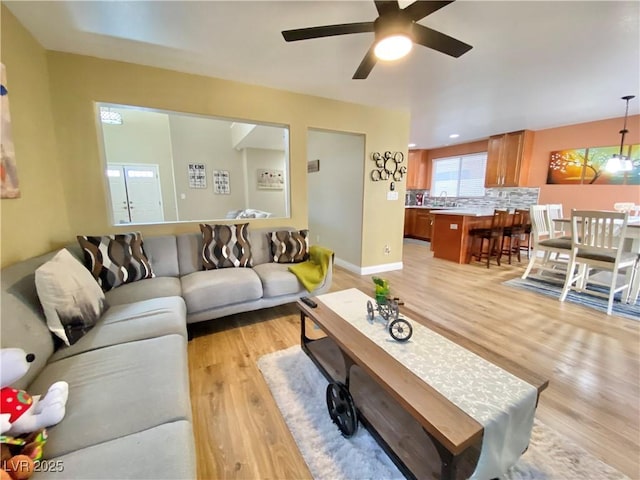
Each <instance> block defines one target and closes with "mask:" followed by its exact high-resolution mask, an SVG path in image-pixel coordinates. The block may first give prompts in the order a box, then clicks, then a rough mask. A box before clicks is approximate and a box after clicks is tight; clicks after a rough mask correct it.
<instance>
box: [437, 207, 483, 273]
mask: <svg viewBox="0 0 640 480" xmlns="http://www.w3.org/2000/svg"><path fill="white" fill-rule="evenodd" d="M431 214H432V215H433V225H432V226H431V251H432V252H433V256H434V257H435V258H442V259H444V260H450V261H452V262H456V263H469V262H470V261H471V236H470V235H469V230H471V229H474V228H485V227H487V228H488V227H491V219H492V218H493V209H455V210H436V211H432V212H431Z"/></svg>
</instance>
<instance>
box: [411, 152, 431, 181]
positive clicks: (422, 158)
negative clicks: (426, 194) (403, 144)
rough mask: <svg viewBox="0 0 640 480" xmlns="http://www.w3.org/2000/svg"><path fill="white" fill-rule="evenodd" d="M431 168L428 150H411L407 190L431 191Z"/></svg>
mask: <svg viewBox="0 0 640 480" xmlns="http://www.w3.org/2000/svg"><path fill="white" fill-rule="evenodd" d="M430 188H431V168H430V164H429V160H428V158H427V151H426V150H409V159H408V161H407V190H429V189H430Z"/></svg>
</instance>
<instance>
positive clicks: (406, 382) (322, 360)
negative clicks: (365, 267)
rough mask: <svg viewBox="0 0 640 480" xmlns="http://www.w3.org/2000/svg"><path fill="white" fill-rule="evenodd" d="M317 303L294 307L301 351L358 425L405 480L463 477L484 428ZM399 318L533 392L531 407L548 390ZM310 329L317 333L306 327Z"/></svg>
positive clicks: (450, 335) (501, 361)
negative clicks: (345, 397)
mask: <svg viewBox="0 0 640 480" xmlns="http://www.w3.org/2000/svg"><path fill="white" fill-rule="evenodd" d="M359 293H361V292H359ZM321 298H322V296H320V298H318V297H315V298H313V300H314V301H315V302H316V303H317V307H316V308H311V307H309V306H308V305H306V304H305V303H303V302H301V301H298V307H299V308H300V320H301V322H300V323H301V346H302V349H303V351H305V352H306V354H307V355H308V356H309V357H310V358H311V360H313V362H314V363H315V364H316V365H317V366H318V368H319V369H320V371H321V372H322V373H323V374H324V376H325V377H326V378H327V380H328V381H329V382H339V383H341V384H344V386H346V388H347V389H348V391H349V393H350V394H351V397H352V398H353V403H354V404H355V407H356V413H357V418H358V419H359V421H360V422H361V423H362V425H364V426H365V428H366V429H367V430H368V431H369V432H370V433H371V435H372V436H373V437H374V438H375V439H376V441H377V442H378V443H379V444H380V446H381V447H382V448H383V449H384V450H385V452H386V453H387V454H388V455H389V457H390V458H391V459H392V460H393V462H394V463H395V464H396V465H397V467H398V468H399V469H400V471H401V472H402V473H403V474H404V475H405V476H407V477H408V478H441V479H447V480H448V479H456V478H468V477H469V476H470V474H471V473H472V472H473V470H474V469H475V467H476V464H477V462H478V457H479V452H480V448H481V446H482V438H483V433H484V428H483V426H482V425H481V424H480V423H478V422H477V421H476V420H474V419H473V418H472V417H471V416H470V415H468V414H467V413H465V412H464V411H463V410H461V409H460V408H458V407H457V406H456V405H454V404H453V403H452V402H451V401H449V400H448V399H447V398H445V397H444V396H443V395H442V394H440V393H439V392H438V391H437V390H436V389H435V388H433V387H432V386H431V385H429V384H428V383H426V382H425V381H423V380H422V379H421V378H420V377H418V376H417V375H415V374H414V373H413V372H412V371H410V370H408V369H407V368H406V367H405V366H404V365H403V364H402V363H400V362H399V361H398V360H396V358H394V357H393V356H391V355H390V354H389V353H388V352H387V351H385V350H384V349H383V348H381V346H380V345H378V344H376V343H375V342H373V341H372V340H371V339H370V338H368V337H367V336H365V335H363V334H362V332H361V331H359V330H358V329H357V328H355V327H354V326H353V325H352V324H350V323H349V322H347V321H346V320H345V319H344V318H342V317H341V316H340V315H338V314H337V313H336V312H335V311H334V310H332V309H331V308H329V307H328V306H327V305H326V304H324V303H323V302H322V300H321ZM362 311H363V314H364V313H366V304H363V305H362ZM401 313H402V314H404V315H406V316H407V317H408V318H410V319H411V320H413V321H414V322H416V321H417V322H420V323H421V324H422V325H423V326H425V327H427V328H428V329H430V330H432V331H434V332H436V333H438V334H439V335H441V336H443V337H445V338H446V339H448V340H451V341H452V342H455V343H456V344H457V345H460V346H462V347H464V348H465V349H467V350H469V351H471V352H473V353H474V354H476V355H478V356H480V357H482V358H484V359H485V360H488V361H489V362H491V363H493V364H494V365H497V366H499V367H500V368H502V369H503V370H506V371H507V372H509V373H511V374H512V375H514V376H516V377H518V378H520V379H522V380H524V381H525V382H527V383H528V384H530V385H531V386H533V387H535V389H536V390H537V397H536V402H537V398H539V395H540V392H542V391H543V390H544V389H545V388H546V387H547V386H548V380H546V379H544V378H542V377H541V376H540V375H537V374H535V373H533V372H531V371H530V370H528V369H526V368H524V367H522V366H520V365H517V364H516V363H514V362H512V361H510V360H508V359H506V358H504V357H502V356H500V355H498V354H496V353H494V352H491V351H489V350H487V349H485V348H484V347H482V346H480V345H477V344H475V343H473V342H471V341H470V340H468V339H465V338H463V337H461V336H460V335H458V334H456V333H455V332H452V331H450V330H448V329H446V328H444V327H442V326H440V325H438V324H437V323H435V322H433V321H430V320H429V319H427V318H424V317H423V316H421V315H419V314H417V313H416V312H412V311H410V310H409V309H406V308H402V309H401ZM314 324H315V325H316V326H317V327H319V329H317V328H310V327H311V326H313V325H314ZM380 328H383V326H382V325H381V326H380ZM311 337H313V338H311Z"/></svg>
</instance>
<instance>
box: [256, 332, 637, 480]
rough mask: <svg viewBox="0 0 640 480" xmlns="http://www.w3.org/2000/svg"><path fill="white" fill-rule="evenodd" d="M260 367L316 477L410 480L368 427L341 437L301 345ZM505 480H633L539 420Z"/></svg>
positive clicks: (269, 358) (260, 362)
mask: <svg viewBox="0 0 640 480" xmlns="http://www.w3.org/2000/svg"><path fill="white" fill-rule="evenodd" d="M258 367H259V368H260V370H261V372H262V375H263V376H264V378H265V380H266V381H267V384H268V385H269V388H270V389H271V394H272V395H273V398H274V399H275V401H276V403H277V404H278V408H279V409H280V412H281V413H282V416H283V417H284V419H285V421H286V423H287V426H288V427H289V430H291V433H292V434H293V437H294V439H295V441H296V443H297V445H298V448H299V449H300V452H301V453H302V456H303V457H304V459H305V462H306V463H307V465H308V467H309V470H310V471H311V474H312V475H313V478H315V479H317V480H325V479H327V480H329V479H330V480H339V479H345V480H356V479H402V478H404V477H403V475H402V474H401V473H400V471H399V470H398V469H397V468H396V466H395V465H394V464H393V462H392V461H391V460H390V459H389V457H388V456H387V455H386V453H384V451H383V450H382V449H381V448H380V447H379V446H378V444H377V443H376V441H375V440H374V439H373V437H371V435H370V434H369V432H367V431H366V429H365V428H363V427H362V426H361V428H359V429H358V432H357V433H356V434H355V435H354V436H353V437H351V438H350V439H346V438H344V437H343V436H342V435H341V434H340V431H339V430H338V428H337V427H336V426H335V425H334V424H333V422H332V421H331V418H330V417H329V414H328V412H327V407H326V403H325V389H326V386H327V380H326V379H325V378H324V376H323V375H322V374H321V373H320V371H319V370H318V368H317V367H316V366H315V364H314V363H313V362H312V361H311V360H310V359H309V358H308V357H307V355H306V354H305V353H304V352H303V351H302V350H301V349H300V347H299V346H298V345H294V346H293V347H290V348H288V349H286V350H281V351H278V352H274V353H271V354H268V355H264V356H263V357H261V358H260V359H259V360H258ZM504 479H505V480H552V479H554V480H555V479H557V480H574V479H575V480H623V479H624V480H629V479H628V477H626V476H625V475H623V474H622V473H620V472H618V471H617V470H615V469H614V468H613V467H611V466H609V465H607V464H605V463H603V462H601V461H600V460H598V459H597V458H595V457H593V456H592V455H590V454H589V453H587V452H586V451H584V450H583V449H581V448H580V447H578V446H577V445H575V444H573V443H572V442H571V441H569V440H568V439H567V438H564V437H563V436H562V435H560V434H559V433H557V432H555V431H553V430H551V429H550V428H549V427H547V426H545V425H544V424H542V423H540V422H539V421H537V420H536V421H535V425H534V427H533V433H532V436H531V443H530V445H529V448H528V449H527V451H526V452H525V454H524V455H523V456H522V457H521V458H520V460H519V461H518V463H517V464H516V465H515V466H513V467H512V468H511V469H510V470H509V472H508V473H507V475H506V476H505V477H504Z"/></svg>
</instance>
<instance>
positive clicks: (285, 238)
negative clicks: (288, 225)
mask: <svg viewBox="0 0 640 480" xmlns="http://www.w3.org/2000/svg"><path fill="white" fill-rule="evenodd" d="M267 237H269V240H270V241H271V255H272V257H273V261H274V262H276V263H299V262H304V261H305V260H308V259H309V238H308V237H309V230H299V231H297V232H290V231H287V230H281V231H278V232H270V233H267Z"/></svg>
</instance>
